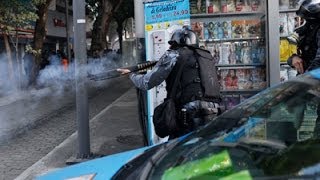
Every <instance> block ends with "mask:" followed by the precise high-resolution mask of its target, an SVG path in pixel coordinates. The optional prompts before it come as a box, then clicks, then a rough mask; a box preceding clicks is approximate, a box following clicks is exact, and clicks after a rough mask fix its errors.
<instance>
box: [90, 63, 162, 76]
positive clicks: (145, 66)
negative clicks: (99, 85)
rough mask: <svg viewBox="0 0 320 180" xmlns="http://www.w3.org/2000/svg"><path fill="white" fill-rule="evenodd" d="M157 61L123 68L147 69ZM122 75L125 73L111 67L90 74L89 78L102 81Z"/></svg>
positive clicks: (133, 69)
mask: <svg viewBox="0 0 320 180" xmlns="http://www.w3.org/2000/svg"><path fill="white" fill-rule="evenodd" d="M156 63H157V61H148V62H145V63H140V64H137V65H134V66H128V67H122V69H129V70H130V71H131V72H139V71H145V70H146V69H148V68H152V67H153V66H154V65H155V64H156ZM122 75H123V74H121V73H120V72H118V71H117V69H111V70H108V71H105V72H102V73H97V74H88V78H89V79H90V80H94V81H100V80H106V79H111V78H116V77H120V76H122Z"/></svg>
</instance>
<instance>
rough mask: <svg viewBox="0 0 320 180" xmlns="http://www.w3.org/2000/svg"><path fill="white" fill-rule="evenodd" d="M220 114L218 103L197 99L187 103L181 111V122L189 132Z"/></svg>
mask: <svg viewBox="0 0 320 180" xmlns="http://www.w3.org/2000/svg"><path fill="white" fill-rule="evenodd" d="M219 114H220V106H219V104H218V103H212V102H205V101H195V102H191V103H190V104H189V103H188V104H186V105H185V106H184V107H183V108H181V110H180V112H179V119H180V124H181V126H182V127H183V128H182V129H184V130H185V131H187V132H190V131H193V130H195V129H197V128H199V127H201V126H204V125H205V124H207V123H208V122H210V121H212V120H213V119H214V118H215V117H217V115H219Z"/></svg>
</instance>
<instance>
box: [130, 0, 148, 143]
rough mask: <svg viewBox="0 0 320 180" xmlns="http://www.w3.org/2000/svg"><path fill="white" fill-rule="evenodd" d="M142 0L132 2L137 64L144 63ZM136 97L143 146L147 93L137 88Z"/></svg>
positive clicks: (146, 128)
mask: <svg viewBox="0 0 320 180" xmlns="http://www.w3.org/2000/svg"><path fill="white" fill-rule="evenodd" d="M143 2H144V0H134V17H135V35H136V49H137V51H136V58H137V62H138V63H141V62H145V61H146V48H145V31H144V28H145V24H144V5H143ZM137 96H138V99H139V101H138V104H139V106H138V111H139V120H140V126H141V129H142V133H143V142H144V145H148V144H149V145H150V143H148V108H147V93H146V92H144V91H141V90H139V89H138V88H137Z"/></svg>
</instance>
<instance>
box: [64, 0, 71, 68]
mask: <svg viewBox="0 0 320 180" xmlns="http://www.w3.org/2000/svg"><path fill="white" fill-rule="evenodd" d="M65 8H66V13H65V14H66V38H67V55H68V60H69V62H71V51H70V35H69V27H70V26H69V0H65Z"/></svg>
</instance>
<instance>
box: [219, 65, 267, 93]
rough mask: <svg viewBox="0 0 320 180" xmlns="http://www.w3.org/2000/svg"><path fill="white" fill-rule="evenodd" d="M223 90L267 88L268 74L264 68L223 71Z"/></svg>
mask: <svg viewBox="0 0 320 180" xmlns="http://www.w3.org/2000/svg"><path fill="white" fill-rule="evenodd" d="M219 72H220V83H221V89H222V90H261V89H264V88H266V85H267V82H266V73H265V70H264V69H262V68H250V69H221V70H220V71H219Z"/></svg>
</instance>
